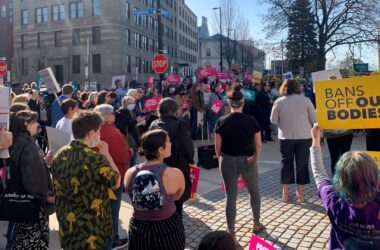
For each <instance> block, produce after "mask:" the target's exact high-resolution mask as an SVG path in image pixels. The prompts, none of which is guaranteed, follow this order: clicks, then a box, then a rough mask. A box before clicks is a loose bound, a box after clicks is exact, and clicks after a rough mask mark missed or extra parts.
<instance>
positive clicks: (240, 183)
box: [222, 175, 247, 193]
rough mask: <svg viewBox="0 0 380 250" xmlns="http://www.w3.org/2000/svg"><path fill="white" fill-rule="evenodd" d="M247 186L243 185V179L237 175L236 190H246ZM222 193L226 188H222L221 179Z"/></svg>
mask: <svg viewBox="0 0 380 250" xmlns="http://www.w3.org/2000/svg"><path fill="white" fill-rule="evenodd" d="M246 187H247V185H246V184H245V182H244V180H243V177H241V175H239V178H238V180H237V190H242V189H244V188H246ZM222 192H223V193H225V192H226V187H225V186H224V181H223V179H222Z"/></svg>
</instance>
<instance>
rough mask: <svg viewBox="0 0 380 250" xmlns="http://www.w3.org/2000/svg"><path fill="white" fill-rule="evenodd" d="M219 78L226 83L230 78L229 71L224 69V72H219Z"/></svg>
mask: <svg viewBox="0 0 380 250" xmlns="http://www.w3.org/2000/svg"><path fill="white" fill-rule="evenodd" d="M218 79H219V80H220V81H221V82H223V83H226V82H227V80H228V73H227V72H225V71H223V72H218Z"/></svg>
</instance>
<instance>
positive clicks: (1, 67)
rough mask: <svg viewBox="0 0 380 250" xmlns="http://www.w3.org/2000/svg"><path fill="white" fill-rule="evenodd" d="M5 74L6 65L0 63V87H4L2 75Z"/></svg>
mask: <svg viewBox="0 0 380 250" xmlns="http://www.w3.org/2000/svg"><path fill="white" fill-rule="evenodd" d="M6 73H7V64H6V63H5V62H3V61H0V86H2V85H4V78H3V77H4V75H5V74H6Z"/></svg>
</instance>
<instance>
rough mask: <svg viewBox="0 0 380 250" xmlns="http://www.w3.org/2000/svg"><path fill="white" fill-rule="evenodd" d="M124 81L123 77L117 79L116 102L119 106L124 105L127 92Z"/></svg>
mask: <svg viewBox="0 0 380 250" xmlns="http://www.w3.org/2000/svg"><path fill="white" fill-rule="evenodd" d="M123 85H124V83H123V81H122V80H121V79H117V80H116V81H115V91H114V93H115V94H116V103H117V106H118V107H120V106H121V105H122V101H123V97H124V95H125V94H126V93H127V92H126V91H125V89H124V86H123Z"/></svg>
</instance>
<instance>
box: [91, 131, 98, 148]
mask: <svg viewBox="0 0 380 250" xmlns="http://www.w3.org/2000/svg"><path fill="white" fill-rule="evenodd" d="M99 143H100V135H99V134H96V139H95V140H93V141H92V142H91V144H90V148H95V147H96V146H98V144H99Z"/></svg>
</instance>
